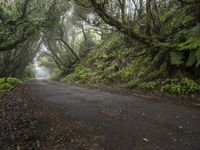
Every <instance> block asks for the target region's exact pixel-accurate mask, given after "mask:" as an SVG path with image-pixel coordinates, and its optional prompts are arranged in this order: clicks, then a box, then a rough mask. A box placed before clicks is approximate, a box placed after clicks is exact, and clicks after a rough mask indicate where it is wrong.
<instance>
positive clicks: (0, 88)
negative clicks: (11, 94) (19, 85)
mask: <svg viewBox="0 0 200 150" xmlns="http://www.w3.org/2000/svg"><path fill="white" fill-rule="evenodd" d="M11 88H12V85H11V84H9V83H3V84H1V85H0V93H3V94H4V93H7V92H8V91H9V90H10V89H11Z"/></svg>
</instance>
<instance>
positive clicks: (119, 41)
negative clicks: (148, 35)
mask: <svg viewBox="0 0 200 150" xmlns="http://www.w3.org/2000/svg"><path fill="white" fill-rule="evenodd" d="M123 41H124V40H123V37H122V36H121V35H116V34H114V35H113V37H111V39H110V40H108V41H107V42H106V43H105V44H104V45H103V46H102V47H101V48H100V49H98V50H93V51H91V52H90V53H89V55H88V56H87V57H86V58H85V59H84V60H83V61H82V62H80V63H79V64H78V65H77V67H76V68H75V70H74V72H72V73H71V74H69V75H67V76H66V77H65V78H64V79H63V81H70V82H75V83H83V84H85V83H86V84H104V85H107V84H109V85H113V86H114V85H115V84H120V85H122V87H125V88H128V89H137V90H157V91H159V92H168V93H172V94H193V93H200V84H198V83H197V82H196V81H195V80H193V79H191V78H189V77H188V76H187V75H186V76H184V75H183V74H181V75H180V76H176V77H173V76H172V77H170V76H169V72H168V69H167V66H168V64H167V62H165V63H163V64H161V65H160V66H157V67H156V65H155V64H153V63H155V62H156V61H155V60H156V58H152V57H151V56H149V55H142V56H139V57H132V56H131V55H132V53H133V50H132V49H131V48H127V47H126V46H125V45H124V43H123ZM140 48H141V49H143V48H142V47H138V49H140ZM141 51H142V50H141Z"/></svg>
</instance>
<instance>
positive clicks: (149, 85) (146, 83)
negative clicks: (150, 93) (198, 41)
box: [138, 81, 157, 90]
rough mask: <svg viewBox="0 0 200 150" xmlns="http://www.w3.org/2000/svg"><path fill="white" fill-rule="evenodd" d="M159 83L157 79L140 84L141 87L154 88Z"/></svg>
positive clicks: (145, 88)
mask: <svg viewBox="0 0 200 150" xmlns="http://www.w3.org/2000/svg"><path fill="white" fill-rule="evenodd" d="M156 85H157V83H156V82H155V81H150V82H144V83H141V84H140V85H138V87H139V88H140V89H144V90H153V89H154V88H155V87H156Z"/></svg>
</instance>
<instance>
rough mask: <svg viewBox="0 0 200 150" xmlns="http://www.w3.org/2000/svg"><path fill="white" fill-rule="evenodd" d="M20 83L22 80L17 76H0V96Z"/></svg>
mask: <svg viewBox="0 0 200 150" xmlns="http://www.w3.org/2000/svg"><path fill="white" fill-rule="evenodd" d="M20 84H22V80H20V79H17V78H11V77H9V78H0V96H2V95H4V94H7V93H8V92H9V91H10V90H11V89H12V88H14V87H15V86H17V85H20Z"/></svg>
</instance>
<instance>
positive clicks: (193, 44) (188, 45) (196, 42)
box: [179, 37, 200, 50]
mask: <svg viewBox="0 0 200 150" xmlns="http://www.w3.org/2000/svg"><path fill="white" fill-rule="evenodd" d="M179 47H180V50H192V49H197V48H199V47H200V38H199V37H190V38H188V39H187V40H186V42H184V43H181V44H179Z"/></svg>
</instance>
